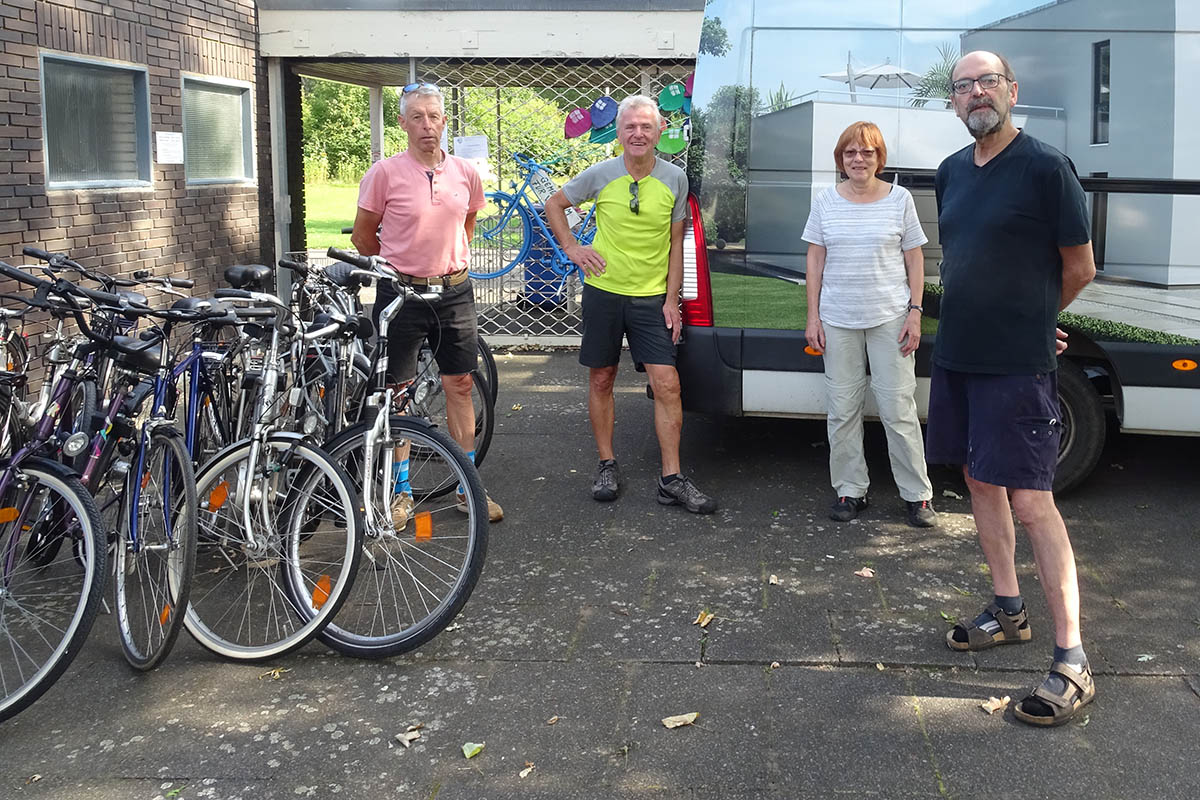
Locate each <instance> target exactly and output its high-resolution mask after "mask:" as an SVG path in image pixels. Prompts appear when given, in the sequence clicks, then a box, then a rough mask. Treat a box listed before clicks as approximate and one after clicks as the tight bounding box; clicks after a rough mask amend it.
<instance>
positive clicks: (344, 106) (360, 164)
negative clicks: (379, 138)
mask: <svg viewBox="0 0 1200 800" xmlns="http://www.w3.org/2000/svg"><path fill="white" fill-rule="evenodd" d="M300 107H301V117H302V120H303V133H302V148H303V151H304V172H305V179H306V180H309V181H322V180H329V181H337V182H339V183H354V182H357V181H358V179H359V178H361V177H362V175H363V173H364V172H366V171H367V167H369V166H371V109H370V99H369V92H368V90H367V88H366V87H365V86H351V85H349V84H345V83H337V82H335V81H325V80H320V79H317V78H304V79H303V80H302V83H301V94H300ZM399 113H400V103H399V97H397V95H396V91H395V90H394V89H391V88H385V89H384V91H383V139H384V152H386V153H395V152H397V151H399V150H402V149H404V147H406V146H407V141H408V138H407V136H405V134H404V131H403V130H401V128H400V123H399V122H397V117H398V116H399Z"/></svg>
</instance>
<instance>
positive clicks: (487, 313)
mask: <svg viewBox="0 0 1200 800" xmlns="http://www.w3.org/2000/svg"><path fill="white" fill-rule="evenodd" d="M694 66H695V62H694V61H690V60H688V61H681V60H672V61H632V60H580V59H562V60H545V59H420V60H418V61H417V78H418V80H422V81H429V82H431V83H436V84H437V85H438V86H440V87H441V88H442V89H443V91H445V92H446V115H447V119H448V123H447V139H448V144H449V145H450V149H451V152H455V153H456V154H458V155H462V154H469V155H476V156H480V157H481V161H480V162H478V163H480V164H481V166H482V167H483V172H484V176H485V180H484V184H485V188H486V189H487V190H488V191H499V192H504V193H507V194H509V195H515V194H516V193H517V192H516V190H517V189H519V188H520V187H521V186H522V185H523V184H524V177H525V176H524V175H523V174H522V172H521V170H520V169H519V166H518V162H517V160H516V159H515V158H514V154H523V155H525V156H528V157H530V158H532V159H533V160H535V161H537V162H539V163H543V164H546V163H549V164H550V166H549V167H548V168H547V172H548V173H549V176H550V178H551V179H552V180H553V181H554V183H555V184H556V185H557V186H562V184H563V183H565V182H566V181H567V180H569V179H570V178H572V177H574V176H575V175H577V174H579V173H580V172H582V171H583V170H584V169H585V168H586V167H588V166H590V165H592V164H594V163H596V162H598V161H602V160H604V159H606V158H611V157H612V156H613V155H614V152H615V148H616V147H617V144H616V141H615V139H609V138H608V136H607V135H606V132H605V131H604V130H603V129H601V130H593V131H591V132H589V133H584V134H583V135H580V136H578V137H575V138H567V137H566V135H565V133H564V123H565V121H566V118H567V115H568V114H569V113H570V112H571V111H572V110H574V109H576V108H589V107H591V106H592V104H593V103H594V102H595V101H596V100H597V99H600V98H604V97H607V98H611V99H613V100H615V101H616V102H618V103H619V102H620V101H621V100H623V99H624V98H625V97H627V96H629V95H631V94H639V93H640V94H646V95H649V96H650V97H655V98H657V97H658V96H659V93H660V92H661V91H662V90H663V89H664V88H665V87H667V86H668V85H670V84H673V83H682V82H683V81H684V79H685V78H686V77H687V75H688V74H689V73H690V72H691V71H692V70H693V68H694ZM683 111H684V110H683V109H679V110H678V111H675V112H673V113H671V114H665V116H667V120H668V126H669V127H676V128H677V127H679V126H680V125H681V124H682V122H683V121H684V120H685V119H686V115H685V114H684V113H683ZM609 135H611V134H609ZM460 137H473V138H467V139H463V138H460ZM485 138H486V158H483V147H482V145H483V142H484V139H485ZM685 154H686V150H684V151H683V152H680V153H679V154H678V155H673V156H668V155H662V154H660V156H661V157H663V158H668V159H671V160H673V161H675V162H676V163H678V164H679V165H680V166H683V159H684V157H685ZM548 190H550V187H546V186H540V187H539V186H536V185H535V186H532V187H530V188H529V189H527V190H526V192H525V193H524V199H518V200H517V202H518V204H520V205H522V206H523V207H524V208H525V209H526V211H528V212H529V214H530V215H532V214H536V213H540V199H545V198H547V197H548V196H549V191H548ZM539 198H540V199H539ZM499 211H502V208H500V207H499V206H497V205H496V204H495V202H493V203H491V204H490V205H489V210H487V211H484V212H481V214H480V217H481V220H482V219H483V218H486V217H487V216H488V215H492V216H493V217H494V216H495V215H496V214H497V212H499ZM584 211H585V212H586V209H584ZM528 235H530V236H531V237H532V238H531V240H530V242H529V245H530V246H529V248H528V252H527V256H526V258H525V259H523V260H522V261H520V262H519V263H517V264H516V265H515V266H514V267H513V268H512V269H510V270H509V271H507V272H505V274H503V275H500V276H498V277H494V278H488V279H484V280H476V282H475V302H476V306H477V308H478V311H479V322H480V327H481V330H482V331H483V332H484V334H485V335H487V336H489V340H491V341H495V342H496V343H501V344H502V343H510V344H511V343H515V342H520V341H527V340H533V339H536V340H537V341H540V342H545V343H575V342H577V341H578V337H579V332H580V329H579V325H580V314H579V296H580V293H581V291H582V285H581V283H580V281H579V279H578V274H577V273H574V272H571V273H568V274H567V275H566V276H563V275H561V274H559V272H558V271H556V270H555V269H553V267H552V266H551V260H550V257H549V256H550V250H551V248H552V247H553V245H552V243H551V242H549V241H548V240H547V239H546V237H545V236H544V235H543V233H542V230H541V227H540V226H539V225H538V224H537V223H536V221H534V222H533V224H532V225H531V226H530V228H529V230H528ZM519 244H520V241H519V238H518V237H517V236H515V235H514V236H513V237H509V238H505V237H500V238H499V239H497V238H496V237H492V238H488V237H482V236H478V235H477V236H476V239H475V245H476V246H475V247H474V248H473V251H474V252H473V256H472V257H473V265H472V269H473V271H475V272H481V273H495V272H498V271H500V270H501V269H502V268H503V266H505V265H507V264H509V263H511V262H512V261H513V260H514V258H515V256H517V255H518V250H517V245H519Z"/></svg>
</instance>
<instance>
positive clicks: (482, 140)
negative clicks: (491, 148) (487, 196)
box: [454, 136, 496, 180]
mask: <svg viewBox="0 0 1200 800" xmlns="http://www.w3.org/2000/svg"><path fill="white" fill-rule="evenodd" d="M454 155H456V156H458V157H459V158H465V159H466V160H467V161H470V162H471V163H472V164H473V165H474V166H475V169H476V171H478V172H479V177H480V178H482V179H483V180H491V179H494V178H495V177H496V176H495V175H493V174H492V167H491V164H490V163H489V162H488V140H487V137H486V136H455V137H454Z"/></svg>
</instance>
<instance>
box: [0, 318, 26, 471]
mask: <svg viewBox="0 0 1200 800" xmlns="http://www.w3.org/2000/svg"><path fill="white" fill-rule="evenodd" d="M28 365H29V345H28V344H26V342H25V337H24V336H22V335H21V334H19V333H17V332H16V331H13V330H10V331H9V332H8V338H6V339H5V340H4V371H5V372H8V373H11V374H14V375H23V374H25V371H26V368H27V367H28ZM28 390H29V387H28V383H27V382H25V381H14V382H12V383H4V384H2V385H0V426H2V427H0V457H8V456H10V455H12V454H13V453H15V452H16V451H17V450H18V449H19V448H20V445H21V444H22V443H23V442H24V439H25V437H24V435H23V433H24V432H23V431H22V424H21V418H20V409H21V401H23V400H24V399H25V397H26V396H27V395H28Z"/></svg>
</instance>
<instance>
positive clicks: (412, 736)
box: [396, 725, 422, 749]
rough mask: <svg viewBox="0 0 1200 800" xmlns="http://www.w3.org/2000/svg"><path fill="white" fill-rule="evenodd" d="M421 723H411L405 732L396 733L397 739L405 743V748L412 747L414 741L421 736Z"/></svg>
mask: <svg viewBox="0 0 1200 800" xmlns="http://www.w3.org/2000/svg"><path fill="white" fill-rule="evenodd" d="M421 727H422V726H420V725H409V726H408V730H406V731H405V732H404V733H397V734H396V741H397V742H399V743H400V744H402V745H404V747H405V749H407V748H409V747H412V743H413V742H415V741H416V740H417V739H420V738H421V730H420V729H421Z"/></svg>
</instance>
